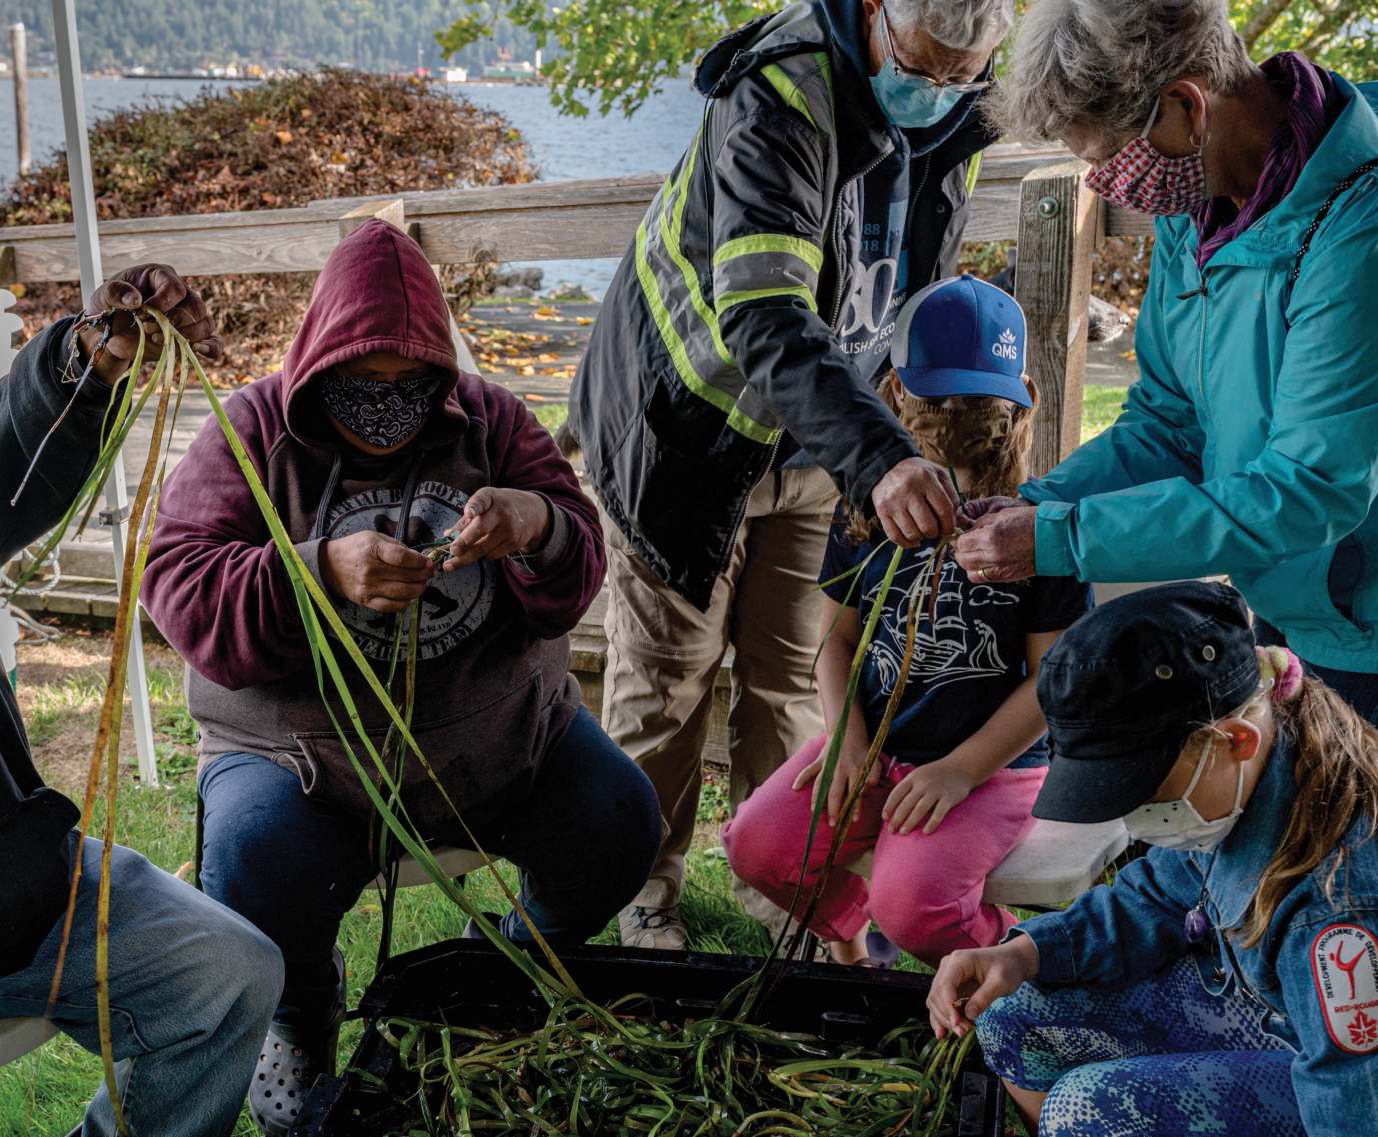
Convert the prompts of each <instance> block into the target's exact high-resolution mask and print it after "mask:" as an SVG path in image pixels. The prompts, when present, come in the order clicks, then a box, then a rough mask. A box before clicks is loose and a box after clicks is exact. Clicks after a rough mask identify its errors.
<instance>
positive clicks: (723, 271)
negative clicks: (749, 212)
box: [713, 253, 818, 296]
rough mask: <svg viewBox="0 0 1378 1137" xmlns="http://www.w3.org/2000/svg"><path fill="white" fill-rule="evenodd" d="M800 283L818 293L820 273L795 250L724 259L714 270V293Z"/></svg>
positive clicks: (788, 285)
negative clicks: (797, 254)
mask: <svg viewBox="0 0 1378 1137" xmlns="http://www.w3.org/2000/svg"><path fill="white" fill-rule="evenodd" d="M801 285H802V286H803V287H804V288H807V289H808V290H809V291H810V292H811V293H813V294H814V295H815V296H817V295H818V273H816V272H814V271H813V269H811V268H810V267H809V266H808V265H806V264H805V263H804V262H803V261H801V260H800V259H799V258H798V257H796V256H795V255H794V254H793V253H750V254H748V255H746V256H743V257H733V258H732V259H731V260H728V261H723V263H722V264H720V265H718V267H717V268H715V269H714V270H713V294H714V295H715V296H725V295H727V294H728V293H729V292H754V291H756V290H757V289H761V288H797V287H799V286H801Z"/></svg>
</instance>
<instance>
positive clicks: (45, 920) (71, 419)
mask: <svg viewBox="0 0 1378 1137" xmlns="http://www.w3.org/2000/svg"><path fill="white" fill-rule="evenodd" d="M72 323H73V321H72V320H70V319H68V320H61V321H59V322H58V323H56V324H54V325H53V326H52V327H50V328H48V329H46V330H45V331H43V332H41V333H40V334H39V335H37V336H35V337H34V338H33V339H32V340H30V341H29V343H28V344H27V345H26V346H25V347H24V350H23V351H21V352H20V353H19V357H18V358H17V359H16V360H15V363H14V368H13V369H12V370H11V371H10V374H9V375H8V376H7V377H6V378H5V379H3V380H0V564H3V563H4V562H6V561H8V560H9V559H10V558H11V557H13V556H14V555H15V554H16V553H18V552H20V551H21V550H22V549H23V548H24V547H25V546H26V545H28V544H30V543H31V542H32V541H34V540H35V539H37V538H38V537H41V536H42V535H43V534H44V533H45V532H46V531H47V530H48V529H50V528H51V527H52V526H53V525H54V524H56V523H57V521H58V520H59V519H60V518H61V516H62V513H63V511H64V510H65V509H66V508H67V506H68V505H70V504H71V501H72V498H73V497H75V496H76V492H77V490H78V489H80V488H81V484H82V482H83V481H85V479H86V476H87V475H88V474H89V473H90V471H91V468H92V466H93V465H94V464H95V458H96V452H97V450H98V449H99V443H100V430H101V420H102V418H103V417H104V412H105V408H106V406H107V405H108V403H109V401H110V388H109V387H107V386H106V385H105V384H103V383H100V382H98V381H96V380H95V379H94V378H91V379H88V380H87V382H86V387H85V389H83V390H82V392H81V393H80V395H78V397H77V400H76V402H75V403H74V404H73V406H72V409H71V411H70V413H68V415H67V417H66V419H65V420H64V421H63V423H62V426H61V427H60V428H59V429H58V430H57V432H56V433H55V434H54V435H53V436H52V438H51V439H49V441H48V445H47V447H46V448H45V449H44V451H43V457H42V461H41V462H40V463H39V466H38V468H37V469H36V470H35V471H34V472H33V475H32V477H30V479H29V483H28V485H27V486H26V487H25V489H24V493H23V495H22V496H21V497H20V499H19V501H18V503H17V504H16V505H13V506H11V504H10V501H11V499H12V498H13V497H14V495H15V492H16V491H17V490H18V488H19V484H20V482H21V481H22V480H23V477H24V473H25V471H26V470H27V469H28V468H29V463H30V462H31V460H32V457H33V455H34V453H35V452H36V451H37V449H38V446H39V443H40V442H41V441H42V440H43V437H44V435H46V434H47V433H48V430H49V429H50V428H51V427H52V425H53V423H54V422H55V421H56V420H57V418H58V416H59V415H60V414H61V413H62V410H63V408H64V407H65V406H66V405H67V403H68V401H69V400H70V399H71V397H72V391H73V387H72V386H71V385H70V384H67V383H63V382H62V379H61V376H62V373H63V368H64V364H65V363H66V358H67V357H66V352H67V351H68V349H69V347H70V343H69V340H68V336H67V333H68V331H69V329H70V328H71V326H72ZM79 816H80V815H79V812H78V810H77V807H76V806H75V805H73V804H72V803H71V802H70V801H68V800H67V799H66V798H65V797H63V796H62V795H61V794H59V793H56V792H55V791H53V790H50V789H48V788H47V787H45V786H44V785H43V780H42V779H41V778H40V777H39V776H38V771H37V770H35V769H34V764H33V757H32V755H31V754H30V752H29V740H28V736H27V735H26V734H25V733H24V724H23V722H22V721H21V720H20V717H19V707H18V705H17V704H16V703H15V699H14V693H13V692H12V691H11V690H10V685H9V683H8V682H7V681H6V679H5V678H4V677H0V975H9V974H11V973H13V972H15V971H20V970H22V969H23V968H24V967H26V966H27V965H28V963H29V961H30V960H31V959H32V958H33V954H34V952H35V951H36V950H37V949H38V946H39V945H40V944H41V943H42V942H43V940H44V939H45V938H46V937H47V935H48V933H49V932H50V931H51V930H52V927H53V925H54V924H55V923H56V922H57V920H58V918H59V917H60V916H61V915H62V912H63V909H64V907H65V906H66V902H67V887H68V880H69V877H70V875H71V866H70V863H69V860H68V845H69V842H68V839H67V837H68V833H69V832H70V831H71V829H72V827H73V826H74V825H75V824H76V822H77V819H78V817H79Z"/></svg>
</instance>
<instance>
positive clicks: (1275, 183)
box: [1192, 51, 1344, 268]
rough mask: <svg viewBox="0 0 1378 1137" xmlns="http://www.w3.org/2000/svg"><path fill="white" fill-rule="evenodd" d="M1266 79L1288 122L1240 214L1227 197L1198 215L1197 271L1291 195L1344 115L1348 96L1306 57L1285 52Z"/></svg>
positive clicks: (1271, 64) (1266, 70)
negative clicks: (1284, 106) (1284, 108)
mask: <svg viewBox="0 0 1378 1137" xmlns="http://www.w3.org/2000/svg"><path fill="white" fill-rule="evenodd" d="M1262 66H1263V74H1264V75H1266V76H1267V77H1268V81H1269V82H1270V83H1272V84H1273V86H1274V87H1275V88H1276V89H1277V92H1278V94H1280V95H1281V96H1282V97H1283V98H1284V99H1285V100H1286V101H1287V121H1286V122H1285V123H1283V125H1282V127H1281V129H1279V131H1278V133H1277V137H1276V138H1274V139H1273V148H1272V150H1271V151H1269V153H1268V160H1267V161H1266V162H1265V163H1264V164H1263V176H1262V177H1260V178H1259V179H1258V188H1257V189H1255V190H1254V195H1253V197H1251V198H1250V199H1249V200H1248V201H1247V202H1245V203H1244V208H1243V209H1236V208H1235V204H1234V202H1233V201H1231V200H1230V199H1229V198H1228V197H1216V198H1212V199H1211V200H1210V201H1208V202H1206V203H1205V204H1204V205H1202V206H1201V207H1200V208H1199V209H1198V210H1197V211H1196V212H1195V213H1194V214H1192V220H1193V221H1195V222H1196V236H1197V247H1196V266H1197V267H1198V268H1205V267H1206V262H1207V261H1209V260H1210V259H1211V257H1213V256H1214V255H1215V253H1216V251H1217V250H1218V249H1219V248H1220V247H1221V246H1223V245H1227V244H1229V242H1231V241H1233V240H1234V239H1235V238H1236V237H1238V236H1239V235H1240V234H1241V233H1243V232H1244V230H1246V229H1247V228H1249V226H1250V225H1252V224H1253V223H1254V222H1255V221H1257V220H1258V219H1259V218H1260V217H1262V216H1263V215H1264V214H1265V213H1267V212H1268V211H1269V210H1270V209H1272V208H1273V207H1274V206H1276V205H1277V204H1278V202H1280V201H1281V200H1282V199H1283V198H1284V197H1286V196H1287V195H1288V194H1289V193H1291V192H1292V187H1293V186H1294V185H1296V184H1297V178H1299V177H1300V176H1301V172H1302V169H1303V168H1304V167H1305V165H1306V163H1307V162H1308V161H1310V159H1311V155H1312V154H1314V153H1315V152H1316V147H1317V146H1319V145H1320V144H1321V139H1323V138H1324V137H1325V133H1326V131H1328V130H1329V129H1330V127H1331V124H1332V123H1334V121H1335V120H1336V119H1337V118H1338V117H1339V115H1340V111H1341V110H1343V109H1344V96H1343V95H1341V94H1340V91H1339V88H1338V87H1337V86H1336V85H1335V80H1334V79H1333V78H1332V77H1331V75H1330V73H1329V72H1328V71H1326V70H1324V69H1323V68H1320V67H1317V66H1316V65H1315V64H1314V63H1312V62H1311V61H1310V60H1309V59H1307V58H1306V56H1304V55H1300V54H1298V53H1297V52H1295V51H1284V52H1282V53H1281V54H1280V55H1275V56H1273V58H1272V59H1269V60H1268V61H1267V62H1266V63H1264V64H1263V65H1262Z"/></svg>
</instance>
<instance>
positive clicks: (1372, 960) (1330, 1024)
mask: <svg viewBox="0 0 1378 1137" xmlns="http://www.w3.org/2000/svg"><path fill="white" fill-rule="evenodd" d="M1311 974H1312V976H1313V978H1314V979H1315V981H1316V995H1317V997H1318V998H1319V999H1320V1001H1321V1016H1322V1017H1323V1018H1324V1019H1325V1029H1326V1030H1327V1031H1328V1032H1329V1033H1330V1041H1331V1042H1333V1043H1334V1044H1335V1045H1336V1046H1338V1047H1339V1048H1340V1049H1341V1050H1343V1051H1345V1052H1346V1053H1349V1054H1373V1053H1375V1052H1378V940H1375V938H1374V936H1373V934H1372V933H1371V932H1369V931H1368V930H1367V929H1365V928H1361V927H1359V926H1358V925H1357V924H1331V925H1330V926H1329V927H1326V928H1322V929H1321V931H1320V933H1319V934H1318V935H1317V936H1316V938H1315V939H1314V940H1312V941H1311Z"/></svg>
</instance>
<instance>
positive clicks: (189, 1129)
mask: <svg viewBox="0 0 1378 1137" xmlns="http://www.w3.org/2000/svg"><path fill="white" fill-rule="evenodd" d="M72 840H73V842H74V844H75V841H76V838H75V836H74V837H73V838H72ZM74 851H75V850H74ZM81 855H82V870H81V883H80V885H79V886H78V890H77V908H76V914H75V916H74V918H73V922H72V936H71V939H70V941H69V943H68V947H67V959H66V963H65V964H64V966H63V972H62V988H61V990H60V991H59V993H58V1000H57V1005H56V1007H55V1008H54V1009H53V1022H54V1023H55V1024H56V1025H57V1026H58V1027H60V1028H61V1029H62V1030H63V1031H64V1032H65V1033H67V1034H69V1035H71V1036H72V1037H73V1038H74V1039H76V1041H77V1042H79V1043H81V1045H82V1046H84V1047H86V1049H87V1050H91V1051H99V1049H100V1036H99V1034H98V1032H97V1027H96V993H95V948H96V932H95V929H96V892H97V886H98V883H99V881H100V860H101V846H100V842H99V841H94V840H89V839H88V840H87V841H86V842H85V844H84V845H83V846H82V853H81ZM61 939H62V921H61V920H59V921H58V923H57V925H56V926H55V927H54V928H53V930H52V932H51V933H50V934H49V935H48V938H47V939H46V940H45V941H44V943H43V946H42V947H41V948H39V950H38V954H37V955H36V956H35V957H34V959H33V961H32V962H31V963H30V964H29V966H28V967H26V968H25V969H24V970H23V971H20V972H17V973H15V974H13V975H7V976H5V977H4V978H0V1018H37V1017H41V1016H42V1015H43V1013H44V1010H45V1008H46V1007H47V1003H48V986H49V984H50V983H51V981H52V977H53V968H54V966H55V964H56V962H57V951H58V945H59V944H60V942H61ZM109 975H110V1026H111V1035H112V1039H113V1043H114V1051H115V1058H116V1059H117V1062H116V1066H115V1075H116V1082H117V1084H118V1086H119V1089H120V1101H121V1104H122V1106H123V1108H124V1118H125V1122H126V1124H127V1125H128V1128H129V1133H130V1137H154V1135H155V1134H156V1135H158V1137H222V1135H224V1134H228V1133H229V1132H230V1130H231V1129H232V1128H233V1127H234V1123H235V1119H236V1118H237V1117H238V1116H239V1110H240V1106H241V1105H242V1103H243V1101H244V1094H245V1093H246V1091H247V1090H248V1088H249V1078H250V1076H251V1075H252V1073H253V1066H254V1059H255V1058H256V1057H257V1055H258V1051H259V1047H260V1046H261V1045H262V1044H263V1035H264V1032H265V1031H266V1030H267V1028H268V1023H269V1020H270V1019H271V1018H272V1014H273V1007H274V1006H275V1005H276V1003H277V1000H278V992H279V991H281V990H282V956H281V955H280V954H279V953H278V950H277V948H275V947H274V946H273V945H272V944H271V943H270V942H269V941H268V939H267V938H266V937H265V936H264V935H263V934H262V933H261V932H259V931H258V930H257V929H256V928H254V927H253V926H252V925H251V924H250V923H249V922H248V921H247V920H245V919H243V918H242V917H240V916H237V915H235V914H234V913H233V912H229V911H227V910H226V909H224V908H222V907H221V906H220V905H219V904H217V903H215V901H213V900H212V899H210V898H209V897H207V896H203V895H201V893H199V892H197V891H196V889H194V888H192V887H191V886H190V885H188V884H183V883H182V882H181V881H179V880H176V879H174V878H173V877H171V876H169V875H168V874H167V873H165V872H163V871H161V870H160V869H157V868H154V867H153V865H151V864H149V863H148V861H146V860H145V859H144V858H143V857H141V856H140V855H139V854H138V853H134V852H131V851H130V850H128V849H123V848H120V847H118V846H117V847H116V848H115V850H114V852H113V853H112V855H111V859H110V971H109ZM114 1132H115V1123H114V1118H113V1116H112V1114H111V1109H110V1099H109V1097H108V1096H107V1093H106V1088H105V1086H104V1085H102V1086H101V1088H100V1089H99V1091H98V1092H97V1093H96V1096H95V1097H94V1098H93V1099H92V1101H91V1104H90V1105H89V1106H88V1107H87V1109H86V1118H85V1121H84V1124H83V1126H82V1129H81V1133H82V1134H83V1137H110V1135H111V1134H113V1133H114Z"/></svg>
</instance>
